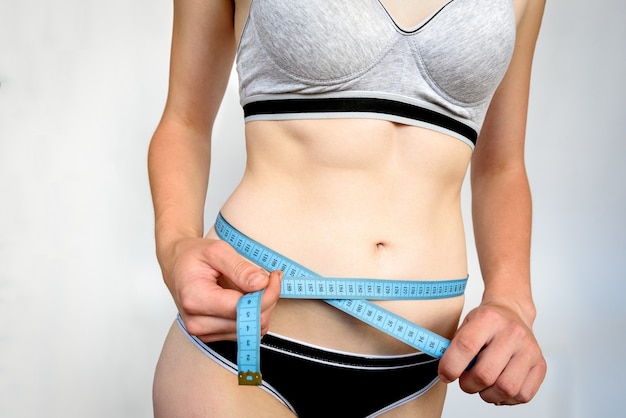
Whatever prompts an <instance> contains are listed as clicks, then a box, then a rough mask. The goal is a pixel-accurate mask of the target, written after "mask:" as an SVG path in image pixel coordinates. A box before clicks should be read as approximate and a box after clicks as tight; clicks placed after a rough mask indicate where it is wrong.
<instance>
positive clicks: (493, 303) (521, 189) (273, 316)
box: [148, 0, 546, 417]
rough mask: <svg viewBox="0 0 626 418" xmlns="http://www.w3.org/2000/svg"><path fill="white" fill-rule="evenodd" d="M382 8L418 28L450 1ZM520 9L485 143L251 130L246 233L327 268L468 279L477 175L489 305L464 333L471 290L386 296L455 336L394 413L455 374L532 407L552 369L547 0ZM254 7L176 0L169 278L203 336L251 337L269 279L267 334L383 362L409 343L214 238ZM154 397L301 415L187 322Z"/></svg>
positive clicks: (164, 155) (153, 180)
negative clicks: (208, 351) (540, 286)
mask: <svg viewBox="0 0 626 418" xmlns="http://www.w3.org/2000/svg"><path fill="white" fill-rule="evenodd" d="M383 3H384V5H385V6H386V7H387V9H388V10H389V12H390V14H391V15H392V16H394V17H395V16H398V18H397V19H396V21H397V22H398V24H400V25H401V26H404V27H411V26H414V25H416V24H417V23H419V22H421V21H422V20H423V19H424V18H425V17H427V16H428V15H429V14H430V13H431V12H432V11H433V10H436V9H437V8H438V7H440V5H441V4H442V1H441V0H433V1H424V2H403V1H400V0H393V1H391V0H387V1H383ZM514 4H515V12H516V17H517V25H518V34H517V40H516V47H515V52H514V56H513V60H512V62H511V65H510V67H509V69H508V72H507V74H506V75H505V77H504V79H503V81H502V83H501V85H500V86H499V88H498V90H497V92H496V94H495V96H494V99H493V101H492V104H491V107H490V109H489V112H488V115H487V118H486V121H485V124H484V126H483V129H482V132H481V135H480V138H479V139H478V145H477V147H476V149H475V150H474V152H472V151H471V149H470V148H469V147H468V146H467V145H465V144H464V143H462V142H461V141H459V140H457V139H454V138H450V137H447V136H446V135H444V134H441V133H437V132H434V131H431V130H427V129H422V128H418V127H411V126H406V125H400V124H395V123H391V122H387V121H382V120H356V119H337V120H296V121H257V122H250V123H248V124H246V130H245V133H246V145H247V164H246V170H245V173H244V176H243V178H242V180H241V183H240V184H239V185H238V187H237V188H236V189H235V190H234V191H233V193H232V195H231V196H230V197H229V199H228V200H227V202H226V203H225V204H224V206H223V208H222V213H223V214H224V216H225V218H226V219H228V221H229V222H231V223H232V224H233V225H235V226H236V227H237V228H238V229H240V230H241V231H243V232H245V233H246V234H247V235H249V236H251V237H254V238H255V239H257V240H258V241H260V242H262V243H264V244H265V245H267V246H269V247H270V248H273V249H275V250H276V251H278V252H281V253H283V254H285V255H286V256H288V257H290V258H292V259H294V260H296V261H298V262H299V263H301V264H303V265H305V266H307V267H309V268H310V269H312V270H313V271H316V272H318V273H320V274H322V275H327V276H333V277H377V278H390V279H405V280H415V279H420V280H444V279H451V278H460V277H464V276H465V275H467V262H466V255H465V237H464V234H463V231H464V230H463V224H462V217H461V212H460V188H461V185H462V183H463V179H464V177H465V175H466V172H467V169H468V166H469V167H471V169H470V171H471V186H472V205H473V207H472V215H473V222H474V228H475V239H476V247H477V250H478V256H479V261H480V267H481V272H482V278H483V280H484V285H485V291H484V295H483V299H482V301H481V303H480V305H479V306H478V307H476V308H475V309H474V310H472V311H471V312H469V314H468V315H467V316H466V318H465V319H464V321H463V323H462V324H461V325H460V326H459V324H458V321H459V317H460V314H461V310H462V307H463V303H464V300H463V298H462V297H458V298H453V299H445V300H438V301H421V302H419V301H417V302H416V301H409V302H407V301H387V302H380V304H381V305H384V306H385V307H386V308H387V309H390V310H392V311H394V312H396V313H398V314H400V315H402V316H404V317H406V318H407V319H410V320H413V321H414V322H416V323H419V324H420V325H422V326H424V327H426V328H429V329H431V330H433V331H435V332H437V333H439V334H441V335H444V336H447V337H448V338H451V339H452V343H451V345H450V348H449V349H448V350H447V351H446V353H445V355H444V357H443V358H442V359H441V362H440V365H439V376H440V378H441V382H439V383H437V384H436V385H435V387H434V388H433V389H431V390H430V391H429V392H428V393H427V394H425V395H424V396H422V397H420V398H418V399H417V400H414V401H411V402H409V403H407V404H405V405H403V406H401V407H399V408H396V409H394V410H392V411H390V412H389V413H387V414H385V415H384V416H385V417H396V416H413V417H433V416H440V415H441V411H442V408H443V402H444V398H445V388H446V383H449V382H452V381H455V380H458V381H459V384H460V386H461V388H462V389H463V390H464V391H466V392H468V393H479V394H480V396H481V397H482V398H483V399H484V400H485V401H486V402H490V403H494V404H507V405H514V404H519V403H525V402H529V401H530V400H531V399H532V398H533V397H534V395H535V394H536V392H537V390H538V389H539V387H540V385H541V382H542V381H543V379H544V377H545V373H546V362H545V359H544V358H543V355H542V353H541V349H540V347H539V345H538V344H537V341H536V339H535V337H534V334H533V331H532V324H533V321H534V318H535V307H534V304H533V300H532V294H531V287H530V267H529V266H530V238H531V236H530V230H531V195H530V189H529V185H528V179H527V176H526V170H525V164H524V140H525V126H526V109H527V105H528V93H529V84H530V70H531V64H532V57H533V52H534V46H535V42H536V39H537V36H538V32H539V26H540V22H541V17H542V13H543V7H544V2H543V1H542V0H515V2H514ZM248 8H249V2H246V1H237V2H234V3H233V2H230V1H217V0H216V1H210V2H207V1H201V0H175V1H174V30H173V37H172V53H171V68H170V82H169V92H168V98H167V102H166V106H165V110H164V112H163V116H162V119H161V121H160V123H159V126H158V127H157V130H156V131H155V133H154V136H153V138H152V141H151V144H150V150H149V156H148V163H149V174H150V184H151V189H152V196H153V203H154V210H155V237H156V251H157V257H158V260H159V264H160V266H161V269H162V272H163V278H164V281H165V284H166V285H167V287H168V289H169V291H170V292H171V294H172V297H173V300H174V302H175V304H176V306H177V308H178V310H179V312H180V314H181V316H182V318H183V320H184V322H185V325H186V327H187V329H188V330H189V332H190V333H191V334H193V335H197V336H199V337H200V338H201V339H202V340H204V341H215V340H224V339H230V340H235V339H236V333H235V319H236V315H235V306H236V303H237V301H238V299H239V298H240V296H241V295H242V294H243V293H246V292H251V291H255V290H260V289H263V288H265V289H266V291H265V293H264V296H263V301H262V306H261V311H262V314H261V327H262V329H261V332H262V334H265V333H266V332H268V331H271V332H275V333H279V334H282V335H286V336H289V337H291V338H295V339H299V340H302V341H306V342H309V343H312V344H317V345H321V346H325V347H329V348H332V349H337V350H344V351H352V352H359V353H367V354H401V353H407V352H411V351H412V349H411V348H410V347H407V346H405V345H404V344H402V343H400V342H398V341H396V340H395V339H393V338H391V337H388V336H386V335H383V334H382V333H380V332H379V331H376V330H374V329H373V328H370V327H368V326H367V325H363V324H361V323H359V322H358V321H355V320H352V319H350V318H348V317H347V315H344V314H342V313H340V312H338V311H336V310H335V309H334V308H332V307H329V306H327V305H326V304H324V303H323V302H319V301H308V300H285V299H281V300H279V298H278V297H279V293H280V280H281V277H282V274H281V273H280V272H271V273H268V272H265V271H263V270H261V269H259V268H258V267H256V266H255V265H253V264H251V263H250V262H248V261H246V260H244V259H243V258H242V257H240V256H239V255H237V254H236V253H235V251H234V250H233V249H232V248H231V247H229V246H228V245H227V244H225V243H224V242H222V241H220V240H218V239H217V237H216V235H215V233H214V231H213V230H212V229H211V228H210V227H209V229H208V232H206V231H205V225H204V224H203V217H204V214H203V211H204V202H205V198H206V193H207V187H208V184H209V177H208V174H209V169H210V159H211V134H212V127H213V123H214V121H215V117H216V114H217V111H218V109H219V106H220V103H221V100H222V97H223V94H224V90H225V88H226V85H227V82H228V78H229V75H230V71H231V68H232V63H233V59H234V55H235V51H236V45H237V42H238V39H239V37H240V35H241V31H242V28H243V24H244V22H245V19H246V17H247V13H248ZM215 158H219V156H215ZM470 163H471V165H470ZM287 197H288V198H287ZM251 208H252V209H253V210H251ZM494 214H497V216H494ZM276 231H280V233H276ZM302 237H307V238H306V240H303V239H302ZM294 243H297V245H295V244H294ZM345 260H349V262H348V263H347V262H346V261H345ZM294 318H297V320H295V319H294ZM479 352H480V356H479V358H478V361H477V362H476V364H475V365H474V367H473V368H472V369H471V370H470V371H469V372H465V371H464V370H465V368H466V366H467V365H468V364H469V363H470V361H471V360H472V358H474V356H476V355H477V354H478V353H479ZM212 387H219V390H213V391H212V390H210V388H212ZM154 406H155V416H158V417H178V416H180V417H191V416H194V417H196V416H197V417H227V416H240V417H246V416H271V417H283V416H285V417H291V416H293V415H292V414H291V413H290V412H289V411H288V410H287V409H286V408H285V407H284V406H283V405H282V404H280V403H278V402H277V401H276V400H275V399H274V398H272V397H271V396H269V395H268V394H266V393H265V392H263V391H261V390H259V389H258V388H255V387H241V386H238V385H237V382H236V379H235V378H234V376H233V375H232V374H230V373H229V372H227V371H226V370H224V369H223V368H221V367H220V366H218V365H217V364H216V363H214V362H213V361H211V360H210V359H208V358H207V357H206V356H205V355H204V354H202V353H201V352H200V351H199V350H198V349H197V348H196V347H194V346H193V345H192V344H191V343H190V342H189V341H188V340H187V339H186V337H185V336H183V335H182V333H181V332H180V330H179V329H178V328H177V326H176V325H175V326H173V327H172V329H171V331H170V333H169V335H168V337H167V339H166V341H165V344H164V347H163V352H162V355H161V358H160V360H159V363H158V365H157V370H156V374H155V381H154Z"/></svg>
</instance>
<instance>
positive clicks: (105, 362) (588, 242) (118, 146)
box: [0, 0, 626, 418]
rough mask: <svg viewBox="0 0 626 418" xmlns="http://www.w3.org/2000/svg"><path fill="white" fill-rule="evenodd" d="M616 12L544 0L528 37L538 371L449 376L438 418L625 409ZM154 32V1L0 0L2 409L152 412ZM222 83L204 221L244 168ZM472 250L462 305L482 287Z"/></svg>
mask: <svg viewBox="0 0 626 418" xmlns="http://www.w3.org/2000/svg"><path fill="white" fill-rule="evenodd" d="M625 15H626V3H625V2H623V1H620V0H598V1H595V2H589V1H583V0H569V1H559V0H552V1H548V5H547V9H546V14H545V19H544V24H543V29H542V33H541V37H540V40H539V43H538V47H537V54H536V59H535V67H534V73H533V88H532V94H531V111H530V115H529V125H528V146H527V161H528V169H529V175H530V179H531V182H532V188H533V193H534V205H535V218H534V225H535V229H534V241H533V279H534V293H535V297H536V303H537V306H538V309H539V317H538V319H537V323H536V331H537V335H538V337H539V339H540V341H541V343H542V345H543V348H544V351H545V354H546V357H547V359H548V361H549V372H548V376H547V378H546V381H545V384H544V386H543V388H542V390H541V392H540V393H539V394H538V395H537V397H536V398H535V400H534V401H533V402H532V403H531V404H529V405H524V406H520V407H515V408H496V407H494V406H491V405H487V404H484V403H483V402H482V401H481V400H480V398H479V397H478V396H470V395H466V394H464V393H462V392H461V391H460V390H459V389H458V386H457V385H456V384H452V385H451V386H450V392H449V399H448V403H447V406H446V409H445V413H444V416H445V417H459V416H471V417H474V416H481V417H496V416H497V417H530V416H532V417H534V418H542V417H564V418H572V417H575V418H583V417H585V418H587V417H588V418H595V417H599V416H601V417H620V416H623V412H620V411H621V410H622V403H623V402H622V392H623V389H622V388H623V384H622V382H623V375H624V373H625V372H626V362H625V361H624V358H623V353H624V351H625V349H626V338H625V337H624V329H625V325H626V304H625V303H624V302H623V301H624V298H623V293H624V290H626V286H625V285H624V280H623V278H622V277H621V275H622V274H623V272H624V265H625V262H624V256H625V255H626V238H625V237H626V230H625V229H626V228H625V226H624V223H623V217H624V213H625V206H626V191H625V188H624V185H623V182H624V179H625V178H626V177H625V174H626V173H625V171H626V170H625V168H624V162H623V161H624V156H625V154H626V142H625V140H624V139H625V135H626V121H625V120H624V116H625V111H624V105H623V100H624V97H626V82H625V81H624V74H626V60H625V55H624V51H625V50H626V48H625V47H624V43H625V41H626V26H625V25H623V22H622V18H623V16H625ZM170 30H171V2H170V1H159V2H154V1H147V0H137V1H132V2H131V1H124V0H107V1H104V0H101V1H80V0H57V1H54V2H51V1H45V0H19V1H10V0H0V82H1V87H0V417H11V418H30V417H43V416H46V417H72V418H73V417H94V418H95V417H103V418H104V417H106V418H110V417H122V418H125V417H149V416H151V414H152V413H151V393H150V391H151V382H152V373H153V369H154V365H155V362H156V360H157V357H158V353H159V350H160V347H161V343H162V341H163V337H164V335H165V332H166V330H167V328H168V326H169V324H170V321H171V320H172V319H173V317H174V312H175V311H174V306H173V303H172V302H171V299H170V297H169V295H168V293H167V290H166V288H165V286H164V285H163V284H162V282H161V277H160V272H159V269H158V266H157V263H156V260H155V257H154V249H153V236H152V206H151V202H150V195H149V189H148V181H147V171H146V150H147V146H148V142H149V139H150V136H151V134H152V132H153V130H154V128H155V126H156V124H157V122H158V119H159V117H160V114H161V110H162V108H163V104H164V100H165V93H166V87H167V71H168V53H169V39H170ZM234 81H235V79H234V78H233V79H232V80H231V85H230V86H229V89H228V92H227V96H226V98H225V99H224V106H223V108H222V110H221V112H220V115H219V120H218V122H217V126H216V134H215V154H214V165H213V168H212V177H211V188H212V194H211V197H210V198H209V201H208V202H207V203H208V206H207V220H208V221H212V219H213V217H214V216H215V213H216V211H217V208H218V207H219V205H220V204H221V203H222V202H223V200H224V199H225V197H226V195H227V194H228V192H229V190H231V189H232V187H233V186H234V185H235V184H236V183H237V182H238V180H239V177H240V175H241V171H242V168H243V130H242V124H241V110H240V108H239V106H238V99H237V91H236V83H233V82H234ZM468 202H469V194H468V192H467V189H465V191H464V205H465V208H467V207H468ZM467 225H468V232H469V235H468V240H469V241H470V242H471V240H472V235H471V225H470V223H469V220H468V224H467ZM470 247H471V246H470ZM469 257H470V277H472V281H471V284H470V290H469V292H468V301H467V308H468V309H469V308H470V307H472V306H474V305H476V304H477V303H478V301H479V297H480V292H481V284H480V273H479V271H478V268H477V265H476V260H475V253H473V252H470V253H469Z"/></svg>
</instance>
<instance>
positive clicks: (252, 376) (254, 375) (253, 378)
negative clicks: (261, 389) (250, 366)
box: [239, 372, 263, 386]
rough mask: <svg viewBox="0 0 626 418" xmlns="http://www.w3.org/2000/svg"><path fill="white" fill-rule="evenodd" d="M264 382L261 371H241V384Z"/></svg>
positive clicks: (257, 384)
mask: <svg viewBox="0 0 626 418" xmlns="http://www.w3.org/2000/svg"><path fill="white" fill-rule="evenodd" d="M261 383H263V378H262V377H261V373H260V372H239V385H242V386H259V385H260V384H261Z"/></svg>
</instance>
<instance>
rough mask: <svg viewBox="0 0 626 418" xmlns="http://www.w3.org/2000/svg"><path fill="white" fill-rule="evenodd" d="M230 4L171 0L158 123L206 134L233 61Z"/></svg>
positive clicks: (216, 0)
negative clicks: (169, 38)
mask: <svg viewBox="0 0 626 418" xmlns="http://www.w3.org/2000/svg"><path fill="white" fill-rule="evenodd" d="M235 48H236V41H235V30H234V5H233V2H232V1H230V0H208V1H207V0H174V23H173V31H172V46H171V56H170V77H169V88H168V96H167V103H166V106H165V111H164V114H163V119H164V121H174V122H176V123H182V124H184V125H185V126H187V127H189V128H191V129H192V130H194V131H197V132H201V133H203V134H205V135H208V134H209V133H210V130H211V129H212V126H213V122H214V120H215V117H216V115H217V111H218V109H219V106H220V104H221V101H222V98H223V95H224V91H225V89H226V86H227V84H228V79H229V76H230V72H231V69H232V65H233V60H234V56H235Z"/></svg>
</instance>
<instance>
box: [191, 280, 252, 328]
mask: <svg viewBox="0 0 626 418" xmlns="http://www.w3.org/2000/svg"><path fill="white" fill-rule="evenodd" d="M241 296H242V293H241V292H240V291H237V290H233V289H224V288H222V287H221V286H219V285H218V284H216V283H214V282H211V281H208V280H207V281H204V282H202V283H197V284H196V286H193V287H191V286H190V287H186V288H185V289H183V290H182V291H181V295H180V298H179V299H180V301H181V302H180V311H181V312H180V313H181V315H183V318H185V317H190V318H192V317H196V316H216V317H220V318H226V319H232V320H234V319H235V318H236V317H237V302H238V301H239V299H240V298H241Z"/></svg>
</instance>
